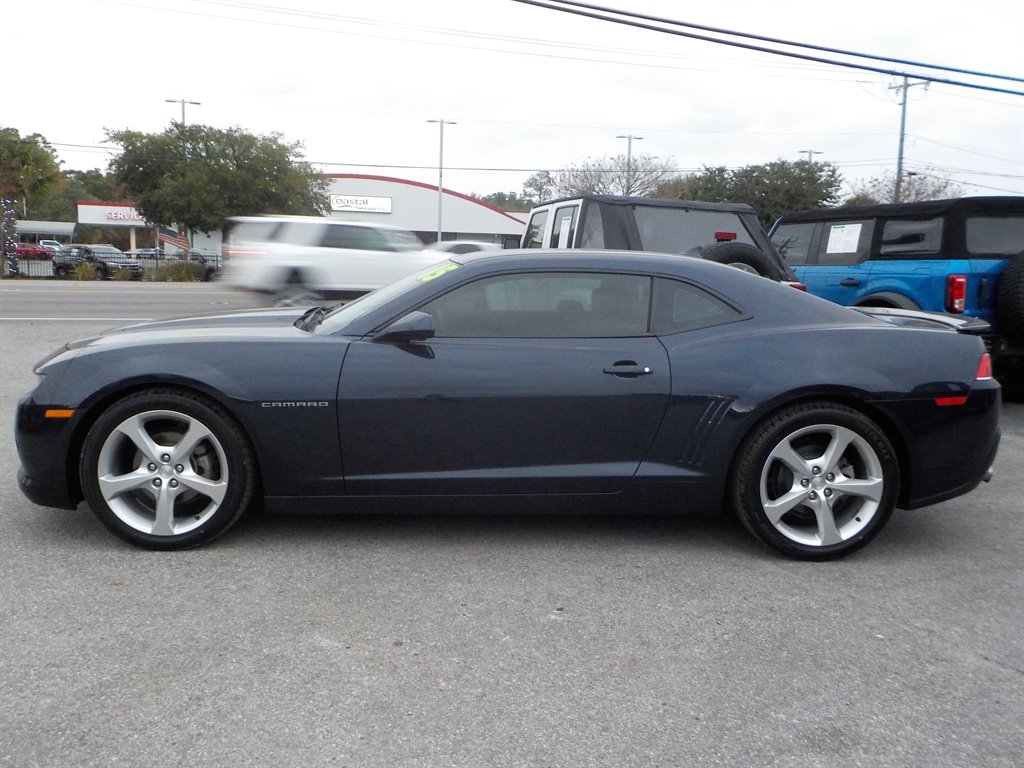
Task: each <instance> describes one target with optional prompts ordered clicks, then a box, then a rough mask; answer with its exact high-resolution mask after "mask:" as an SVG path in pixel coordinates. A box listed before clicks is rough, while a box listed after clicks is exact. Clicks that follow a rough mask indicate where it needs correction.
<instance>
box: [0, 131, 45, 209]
mask: <svg viewBox="0 0 1024 768" xmlns="http://www.w3.org/2000/svg"><path fill="white" fill-rule="evenodd" d="M59 179H60V161H58V160H57V152H56V151H55V150H54V149H53V147H51V146H50V145H49V143H48V142H47V141H46V139H45V138H43V137H42V136H41V135H39V134H38V133H33V134H31V135H30V136H22V135H21V134H20V133H19V132H18V129H17V128H0V198H3V199H5V200H10V201H15V202H17V203H18V204H19V205H20V206H21V208H22V212H24V211H25V209H26V208H31V207H33V206H34V203H35V200H36V198H41V197H44V196H45V195H46V193H47V192H48V191H49V190H50V189H51V188H52V187H53V186H54V185H55V184H56V183H57V182H58V180H59Z"/></svg>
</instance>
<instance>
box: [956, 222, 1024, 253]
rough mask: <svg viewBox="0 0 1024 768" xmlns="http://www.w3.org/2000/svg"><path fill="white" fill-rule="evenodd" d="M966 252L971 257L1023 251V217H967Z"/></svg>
mask: <svg viewBox="0 0 1024 768" xmlns="http://www.w3.org/2000/svg"><path fill="white" fill-rule="evenodd" d="M966 229H967V252H968V253H969V254H971V255H978V254H998V255H1001V256H1009V255H1010V254H1014V253H1020V252H1021V251H1024V216H999V217H996V216H969V217H968V218H967V221H966Z"/></svg>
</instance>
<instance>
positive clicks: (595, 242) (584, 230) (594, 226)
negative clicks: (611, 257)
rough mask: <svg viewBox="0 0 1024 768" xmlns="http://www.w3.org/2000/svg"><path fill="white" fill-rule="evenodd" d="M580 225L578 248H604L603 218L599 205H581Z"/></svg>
mask: <svg viewBox="0 0 1024 768" xmlns="http://www.w3.org/2000/svg"><path fill="white" fill-rule="evenodd" d="M580 227H581V228H580V248H604V219H603V218H602V216H601V206H600V205H585V206H584V207H583V222H582V223H581V224H580Z"/></svg>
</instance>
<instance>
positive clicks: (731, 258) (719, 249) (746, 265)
mask: <svg viewBox="0 0 1024 768" xmlns="http://www.w3.org/2000/svg"><path fill="white" fill-rule="evenodd" d="M700 257H701V258H702V259H707V260H708V261H714V262H716V263H717V264H726V265H728V266H730V267H738V268H739V269H742V270H744V271H746V272H753V273H755V274H758V275H761V277H767V278H768V279H769V280H781V279H782V272H781V271H780V270H779V268H778V267H777V266H776V265H775V264H774V263H773V262H772V260H771V259H770V258H768V256H766V255H765V254H764V253H763V252H762V251H761V250H760V249H759V248H756V247H754V246H753V245H748V244H747V243H737V242H736V241H734V240H731V241H729V242H725V243H715V244H714V245H709V246H707V247H706V248H704V249H703V250H701V252H700Z"/></svg>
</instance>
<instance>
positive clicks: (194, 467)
mask: <svg viewBox="0 0 1024 768" xmlns="http://www.w3.org/2000/svg"><path fill="white" fill-rule="evenodd" d="M80 471H81V478H82V487H83V490H84V492H85V498H86V501H88V503H89V506H90V507H91V508H92V510H93V512H95V513H96V516H97V517H99V519H100V520H101V521H102V522H103V524H104V525H106V526H107V528H109V529H110V530H111V531H112V532H113V533H115V534H116V535H118V536H120V537H121V538H122V539H124V540H125V541H129V542H131V543H133V544H138V545H140V546H143V547H147V548H149V549H184V548H187V547H193V546H196V545H198V544H202V543H204V542H206V541H209V540H210V539H212V538H214V537H215V536H218V535H220V534H221V533H223V532H224V531H226V530H227V529H228V528H230V527H231V526H232V525H233V524H234V523H235V522H236V521H237V520H238V518H239V517H241V515H242V513H243V512H244V511H245V509H246V507H247V506H248V504H249V501H250V500H251V498H252V494H253V488H254V486H255V461H254V459H253V455H252V450H251V448H250V447H249V443H248V440H247V439H246V436H245V435H244V434H243V433H242V430H241V428H240V427H239V426H238V425H237V424H236V423H235V421H234V420H233V419H232V418H231V417H230V415H229V414H227V412H225V411H224V410H223V409H222V408H220V407H219V406H217V405H216V404H214V403H212V402H209V401H208V400H206V399H205V398H203V397H200V396H198V395H195V394H192V393H186V392H176V391H170V390H150V391H145V392H140V393H137V394H135V395H131V396H129V397H126V398H125V399H124V400H121V401H120V402H118V403H117V404H116V405H114V406H112V407H111V408H109V409H108V410H107V411H106V412H104V413H103V414H102V415H101V416H100V417H99V419H98V420H97V421H96V423H95V424H94V425H93V427H92V429H90V430H89V434H88V435H87V436H86V439H85V444H84V446H83V448H82V459H81V464H80Z"/></svg>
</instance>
